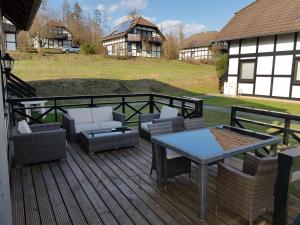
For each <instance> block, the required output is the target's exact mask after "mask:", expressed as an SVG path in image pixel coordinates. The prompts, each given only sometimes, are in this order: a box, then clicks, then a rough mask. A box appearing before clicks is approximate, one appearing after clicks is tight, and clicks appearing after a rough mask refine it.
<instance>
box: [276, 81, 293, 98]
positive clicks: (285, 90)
mask: <svg viewBox="0 0 300 225" xmlns="http://www.w3.org/2000/svg"><path fill="white" fill-rule="evenodd" d="M290 82H291V78H285V77H275V78H274V80H273V93H272V95H273V96H275V97H289V95H290Z"/></svg>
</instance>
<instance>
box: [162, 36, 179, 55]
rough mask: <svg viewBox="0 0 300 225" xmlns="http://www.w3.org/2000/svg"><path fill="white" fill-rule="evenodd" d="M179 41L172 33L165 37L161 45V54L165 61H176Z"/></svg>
mask: <svg viewBox="0 0 300 225" xmlns="http://www.w3.org/2000/svg"><path fill="white" fill-rule="evenodd" d="M178 49H179V40H178V37H177V35H174V34H172V33H170V34H167V35H166V40H165V42H164V44H163V54H164V56H165V57H166V58H167V59H178Z"/></svg>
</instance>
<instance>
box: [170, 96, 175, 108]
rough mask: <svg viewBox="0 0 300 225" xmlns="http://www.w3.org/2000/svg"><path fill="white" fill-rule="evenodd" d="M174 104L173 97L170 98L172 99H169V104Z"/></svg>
mask: <svg viewBox="0 0 300 225" xmlns="http://www.w3.org/2000/svg"><path fill="white" fill-rule="evenodd" d="M173 104H174V101H173V98H170V99H169V106H170V107H173Z"/></svg>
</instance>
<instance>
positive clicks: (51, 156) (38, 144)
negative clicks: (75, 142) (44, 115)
mask: <svg viewBox="0 0 300 225" xmlns="http://www.w3.org/2000/svg"><path fill="white" fill-rule="evenodd" d="M29 129H30V130H29V132H27V133H20V132H19V130H18V128H17V127H15V128H13V130H12V140H13V149H14V163H15V165H16V166H22V165H29V164H34V163H40V162H46V161H52V160H58V159H65V158H66V131H65V130H64V129H60V125H59V123H53V124H37V125H31V126H29Z"/></svg>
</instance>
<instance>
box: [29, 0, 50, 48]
mask: <svg viewBox="0 0 300 225" xmlns="http://www.w3.org/2000/svg"><path fill="white" fill-rule="evenodd" d="M50 20H51V12H50V9H49V7H48V1H47V0H43V1H42V4H41V7H40V10H39V12H38V15H37V16H36V17H35V19H34V21H33V24H32V26H31V29H30V31H29V33H30V35H31V37H33V38H34V39H35V40H36V41H37V44H38V52H41V48H42V47H43V46H44V45H45V44H46V42H45V39H46V38H47V36H48V23H49V21H50Z"/></svg>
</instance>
